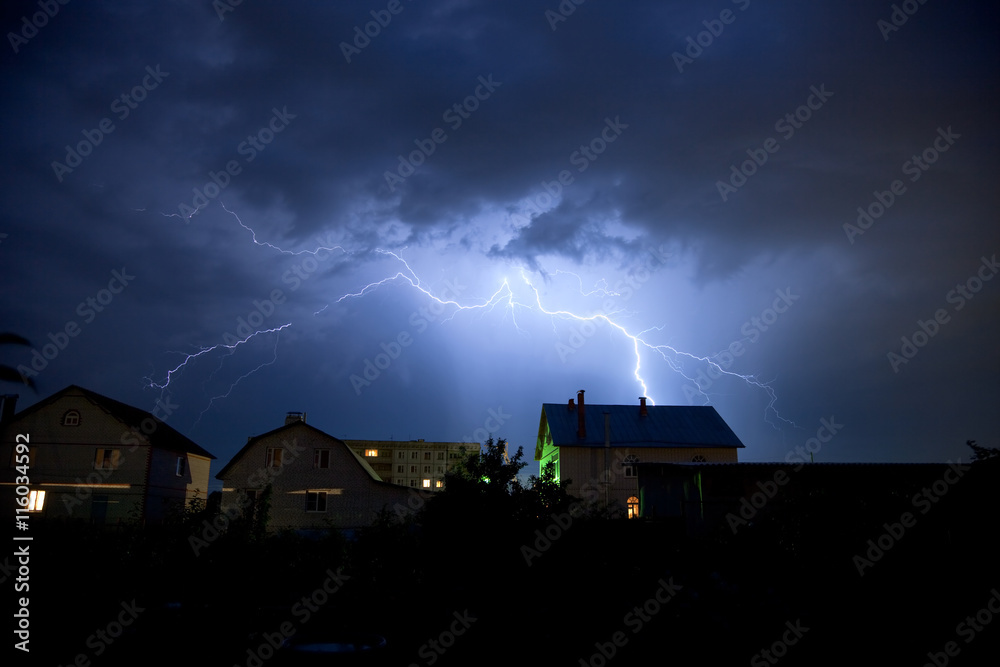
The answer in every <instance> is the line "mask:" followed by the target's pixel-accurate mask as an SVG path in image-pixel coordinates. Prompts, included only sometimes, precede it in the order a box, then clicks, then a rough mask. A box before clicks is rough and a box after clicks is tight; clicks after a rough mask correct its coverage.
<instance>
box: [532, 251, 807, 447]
mask: <svg viewBox="0 0 1000 667" xmlns="http://www.w3.org/2000/svg"><path fill="white" fill-rule="evenodd" d="M567 273H568V272H567ZM572 275H576V274H572ZM577 278H579V276H577ZM521 279H522V280H523V281H524V283H525V284H526V285H527V286H528V288H529V289H530V290H531V291H532V292H533V293H534V295H535V306H536V307H537V308H538V310H539V312H542V313H544V314H546V315H548V316H550V317H554V318H560V319H564V320H575V321H577V322H595V321H600V322H604V323H606V324H607V325H608V326H610V327H612V328H614V329H615V330H617V331H618V332H620V333H621V335H622V336H624V337H625V338H627V339H628V340H630V341H632V348H633V352H634V354H635V367H634V368H633V370H632V375H633V377H635V380H636V382H637V383H638V384H639V386H640V387H642V392H643V396H646V397H648V398H649V400H650V402H652V403H653V404H654V405H655V403H656V402H655V400H653V397H652V396H650V392H649V387H648V385H647V383H646V380H645V378H644V377H643V371H642V351H643V349H645V350H651V351H653V352H657V353H659V355H660V356H661V357H662V359H663V360H664V361H665V362H667V365H668V366H669V367H670V369H671V370H672V371H674V372H675V373H678V374H679V375H681V376H682V377H684V378H685V379H687V380H690V381H691V382H693V383H694V385H695V386H696V387H698V393H699V394H701V395H702V396H704V397H705V402H706V404H707V403H708V400H709V396H708V394H706V393H705V392H704V391H702V390H701V386H700V385H699V384H698V382H697V380H696V379H695V378H693V377H691V376H689V375H688V374H687V373H685V371H684V366H683V364H682V363H679V362H678V359H679V358H684V359H690V360H691V361H696V362H702V363H705V364H708V365H709V366H710V367H711V368H714V369H715V370H716V371H718V372H719V373H720V374H722V375H728V376H729V377H733V378H738V379H740V380H742V381H743V382H746V383H747V384H749V385H752V386H755V387H758V388H759V389H761V390H763V391H764V392H765V393H766V394H767V396H768V398H769V402H768V404H767V406H766V407H765V408H764V419H765V421H767V423H769V424H771V426H773V427H774V428H775V429H778V428H779V427H778V425H777V424H775V423H774V422H772V421H771V420H770V419H769V413H771V412H773V413H774V416H775V417H777V418H778V419H779V420H781V421H783V422H785V423H786V424H789V425H791V426H795V427H796V428H797V425H796V424H795V423H794V422H792V421H790V420H788V419H785V418H784V417H782V416H781V415H780V414H779V413H778V410H777V408H775V407H774V406H775V403H777V401H778V396H777V394H776V393H775V392H774V388H773V387H771V386H770V385H769V384H768V383H766V382H761V381H760V380H759V379H758V378H757V377H756V376H755V375H743V374H740V373H735V372H732V371H728V370H726V369H725V368H723V367H722V366H720V365H719V364H718V362H717V361H716V358H718V356H719V354H721V353H716V354H713V355H711V356H703V357H700V356H697V355H694V354H691V353H689V352H684V351H683V350H678V349H676V348H674V347H673V346H671V345H666V344H658V345H654V344H653V343H651V342H649V341H647V340H646V338H644V336H645V335H646V334H647V333H649V332H651V331H654V330H655V331H662V330H663V328H664V327H663V326H657V327H650V328H648V329H645V330H643V331H640V332H639V333H635V334H633V333H631V332H630V331H629V330H628V329H626V328H625V326H624V325H622V324H619V323H618V322H616V321H615V320H614V319H612V316H613V315H616V314H618V313H619V312H621V311H613V312H612V313H610V314H606V313H595V314H593V315H589V316H585V315H579V314H577V313H574V312H571V311H568V310H550V309H548V308H546V307H545V306H543V305H542V297H541V294H540V293H539V291H538V288H537V287H535V286H534V284H532V282H531V280H530V279H529V278H528V276H527V275H526V274H525V272H524V270H523V269H522V270H521ZM598 284H600V283H598ZM605 284H606V283H605ZM597 291H599V292H602V293H606V290H603V289H598V290H595V292H597ZM581 293H583V290H582V281H581ZM593 293H594V292H590V293H589V294H593ZM585 295H586V294H585Z"/></svg>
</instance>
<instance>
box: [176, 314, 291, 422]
mask: <svg viewBox="0 0 1000 667" xmlns="http://www.w3.org/2000/svg"><path fill="white" fill-rule="evenodd" d="M288 326H291V324H286V325H284V326H282V327H278V328H277V329H272V331H273V332H274V334H275V336H274V350H273V352H274V356H273V357H272V358H271V361H266V362H264V363H262V364H259V365H258V366H257V367H256V368H254V369H253V370H250V371H247V372H246V373H244V374H243V375H241V376H239V377H238V378H236V380H234V381H233V382H232V384H230V385H229V389H227V390H226V393H224V394H218V395H216V396H213V397H212V398H210V399H209V401H208V405H206V406H205V409H204V410H202V411H201V413H199V415H198V418H197V419H195V420H194V424H192V425H191V430H192V431H193V430H194V429H195V428H196V427H197V426H198V423H199V422H201V418H202V417H204V416H205V413H206V412H208V411H209V410H211V409H212V405H214V404H215V401H216V400H222V399H225V398H229V395H230V394H231V393H233V389H235V388H236V385H238V384H239V383H240V381H241V380H243V379H245V378H248V377H250V376H251V375H253V374H254V373H256V372H257V371H259V370H260V369H262V368H264V367H265V366H270V365H271V364H273V363H274V362H276V361H277V360H278V342H279V341H280V339H281V330H282V329H284V328H285V327H288ZM258 333H263V332H260V331H258V332H256V333H253V334H251V336H256V335H257V334H258ZM247 338H249V336H248V337H247ZM245 340H246V339H245ZM234 351H235V345H234V346H233V350H232V351H230V352H229V354H227V355H225V356H224V357H223V359H222V360H220V361H219V368H220V369H221V368H222V361H223V360H224V359H225V357H228V356H231V355H232V354H233V352H234ZM217 370H218V369H217ZM213 375H214V373H213ZM209 377H210V378H211V376H209Z"/></svg>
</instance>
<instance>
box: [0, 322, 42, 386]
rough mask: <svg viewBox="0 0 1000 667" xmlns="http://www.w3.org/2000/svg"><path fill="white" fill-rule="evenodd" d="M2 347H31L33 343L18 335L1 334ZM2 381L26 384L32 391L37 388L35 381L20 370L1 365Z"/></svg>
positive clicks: (0, 374)
mask: <svg viewBox="0 0 1000 667" xmlns="http://www.w3.org/2000/svg"><path fill="white" fill-rule="evenodd" d="M0 345H25V346H27V347H31V342H30V341H29V340H28V339H27V338H24V337H23V336H18V335H17V334H12V333H0ZM0 380H3V381H5V382H17V383H19V384H24V385H26V386H28V387H30V388H31V389H34V388H35V381H34V380H32V379H31V378H30V377H28V376H26V375H23V374H22V373H21V372H20V371H19V370H17V369H16V368H12V367H11V366H3V365H0Z"/></svg>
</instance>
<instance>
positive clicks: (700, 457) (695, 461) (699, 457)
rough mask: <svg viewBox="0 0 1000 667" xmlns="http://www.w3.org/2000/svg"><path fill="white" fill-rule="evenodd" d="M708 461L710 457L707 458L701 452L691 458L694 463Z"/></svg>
mask: <svg viewBox="0 0 1000 667" xmlns="http://www.w3.org/2000/svg"><path fill="white" fill-rule="evenodd" d="M707 461H708V459H706V458H705V457H704V456H702V455H701V454H698V455H696V456H695V457H694V458H693V459H691V462H692V463H705V462H707Z"/></svg>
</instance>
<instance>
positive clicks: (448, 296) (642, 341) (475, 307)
mask: <svg viewBox="0 0 1000 667" xmlns="http://www.w3.org/2000/svg"><path fill="white" fill-rule="evenodd" d="M220 203H221V202H220ZM222 208H223V209H224V210H225V211H226V212H227V213H229V214H230V215H232V216H233V217H234V218H235V219H236V221H237V222H238V223H239V225H240V227H242V228H243V229H245V230H246V231H248V232H250V235H251V238H252V240H253V243H254V245H256V246H261V247H265V248H268V249H270V250H273V251H276V252H278V253H281V254H285V255H303V254H310V255H314V256H315V255H316V254H317V253H319V252H321V251H332V250H339V251H340V252H341V253H343V255H344V256H355V255H356V254H358V253H352V252H350V251H348V250H346V249H344V248H343V247H342V246H339V245H334V246H321V247H318V248H316V249H315V250H300V251H290V250H284V249H282V248H280V247H278V246H276V245H274V244H272V243H269V242H267V241H261V240H259V239H258V238H257V233H256V232H255V231H254V230H253V229H252V228H251V227H250V226H248V225H246V224H245V223H244V222H243V221H242V220H241V219H240V218H239V216H238V215H237V214H236V213H235V212H234V211H231V210H229V209H228V208H226V207H225V205H224V204H222ZM404 250H405V248H402V249H400V250H398V251H392V250H386V249H382V248H375V249H373V250H370V251H364V254H369V253H374V254H376V255H380V256H383V257H385V258H387V259H390V260H391V261H393V262H396V263H398V264H399V265H400V268H399V269H398V270H396V271H395V272H394V273H392V274H391V275H387V276H386V277H384V278H381V279H379V280H375V281H372V282H369V283H367V284H365V285H363V286H361V287H360V289H357V290H356V291H351V292H346V293H343V294H341V296H339V297H337V298H336V299H335V300H334V301H333V302H332V303H329V304H327V305H325V306H323V307H322V308H320V309H319V310H317V311H315V312H314V313H313V315H314V316H319V315H320V314H322V313H324V312H325V311H327V309H329V308H330V306H331V305H334V306H335V305H336V304H340V303H342V302H344V301H345V300H348V299H361V298H364V297H365V296H367V295H368V294H370V293H372V292H373V291H375V290H378V289H380V288H384V287H387V286H390V285H400V284H405V285H408V286H409V287H410V288H412V289H415V290H417V291H419V292H420V293H421V294H423V295H424V296H425V297H426V298H427V299H429V300H430V301H431V302H433V303H436V304H438V305H440V306H442V307H446V308H449V309H450V310H451V312H450V315H449V316H448V317H447V318H445V319H443V320H441V322H442V323H443V322H447V321H451V320H453V319H454V318H455V316H456V315H458V314H459V313H462V312H466V311H480V312H482V313H483V314H485V313H487V312H492V311H493V310H494V309H496V308H497V307H498V306H503V308H504V311H505V312H504V319H506V317H507V316H510V318H511V321H512V323H513V325H514V328H515V330H517V331H518V332H519V333H521V334H524V335H527V334H526V333H525V331H524V330H523V329H522V327H521V326H520V325H519V323H518V312H519V311H530V312H536V313H540V314H542V315H545V316H547V317H549V318H551V320H552V325H553V331H554V332H555V331H557V328H556V322H557V321H559V320H562V321H575V322H580V323H584V322H603V323H606V324H607V325H608V326H609V327H611V329H612V331H613V332H616V333H617V334H619V335H621V336H623V337H624V338H625V339H626V340H628V341H630V342H631V346H632V351H633V354H634V357H635V365H634V367H633V368H632V376H633V378H634V379H635V381H636V383H637V384H638V385H639V387H641V391H642V394H643V395H644V396H646V397H647V398H649V399H650V400H651V401H652V402H653V403H655V400H654V399H653V397H652V396H650V389H649V383H648V382H647V380H646V375H647V374H648V372H649V371H648V369H644V367H643V355H644V354H645V355H648V354H650V353H656V354H658V355H659V356H660V358H661V359H662V360H663V361H664V362H665V363H666V364H667V366H668V367H669V368H670V370H672V371H673V372H675V373H677V374H679V375H680V376H681V377H683V378H685V379H686V380H688V381H690V382H691V383H693V385H694V386H695V387H696V388H697V395H699V396H701V397H703V398H704V400H705V403H706V404H707V403H708V402H709V400H710V397H709V395H708V394H707V393H706V392H705V389H706V388H707V387H705V388H703V387H702V384H701V383H700V382H699V380H698V378H696V377H692V375H691V371H690V370H686V368H685V367H686V365H688V364H689V363H695V364H699V365H701V364H704V365H705V366H707V368H709V369H711V371H710V372H714V373H717V374H718V376H715V375H713V377H721V376H728V377H731V378H734V379H738V380H741V381H742V382H744V383H746V384H748V385H750V386H753V387H756V388H757V389H759V390H761V391H763V392H765V393H766V395H767V396H768V399H769V401H768V403H767V406H766V407H765V411H764V412H765V421H767V422H768V423H770V424H771V425H772V426H774V427H775V428H778V425H777V424H775V423H774V422H773V421H771V419H770V415H771V413H773V415H774V416H775V417H777V419H779V420H781V421H782V422H784V423H786V424H790V425H792V426H795V424H794V422H791V421H789V420H787V419H785V418H784V417H782V416H781V415H780V414H779V413H778V411H777V409H776V407H775V405H776V403H777V400H778V397H777V395H776V393H775V391H774V389H773V387H772V386H771V385H770V384H769V383H768V382H765V381H762V380H760V379H759V378H758V377H757V376H756V375H752V374H740V373H736V372H733V371H730V370H727V368H725V367H723V366H722V365H721V364H720V363H719V357H720V355H721V354H723V353H721V352H720V353H716V354H713V355H707V356H699V355H696V354H692V353H689V352H685V351H683V350H679V349H677V348H676V347H674V346H672V345H669V344H665V343H658V342H655V341H654V340H652V339H651V338H652V335H653V334H654V333H657V332H662V331H663V329H664V328H665V327H664V326H662V325H661V326H654V327H649V328H646V329H644V330H642V331H639V332H637V333H633V332H632V331H631V330H630V329H629V328H628V327H627V326H626V325H625V324H623V323H622V321H621V320H622V317H627V316H628V315H630V314H631V313H628V312H627V311H625V310H624V309H621V308H613V307H610V306H605V309H604V310H603V311H601V312H597V313H594V314H589V315H583V314H579V313H577V312H573V311H572V310H569V309H565V308H551V307H546V306H545V305H543V303H542V295H541V293H540V292H539V289H538V288H537V287H536V286H535V284H533V283H532V280H531V278H530V277H529V276H528V274H527V273H526V271H525V269H521V271H520V278H521V280H522V281H523V283H524V285H525V286H526V287H527V289H528V290H529V292H530V294H531V295H532V296H531V297H530V298H528V299H527V300H519V299H518V298H517V297H516V296H515V290H514V289H513V288H512V285H511V283H510V282H509V281H508V280H507V278H504V279H503V280H502V282H501V283H500V285H499V286H498V287H497V289H496V290H495V291H494V292H493V293H492V294H491V295H490V296H489V297H487V298H482V299H479V300H476V301H473V302H471V303H470V302H469V301H468V300H465V299H463V300H462V301H465V303H463V302H462V301H460V300H459V298H460V293H461V291H462V289H463V288H462V287H461V286H456V285H451V284H448V283H447V282H446V286H447V288H446V289H444V290H442V291H441V293H440V294H435V293H434V292H432V291H431V290H430V289H428V288H427V287H426V286H425V285H424V284H423V283H422V281H421V279H420V277H419V276H418V274H417V272H416V271H414V269H413V268H412V267H411V266H410V264H409V262H407V260H406V259H404V258H403V256H402V252H403V251H404ZM561 274H564V275H568V276H572V277H573V278H574V279H575V280H576V283H577V286H578V293H579V294H580V295H581V296H583V297H595V296H600V297H606V298H613V297H621V296H622V295H621V294H620V293H619V292H617V291H615V290H612V289H609V286H608V282H607V280H604V279H602V280H599V281H597V282H596V283H595V284H594V286H593V288H591V289H589V290H588V289H587V288H586V287H585V286H584V281H583V279H582V278H581V277H580V276H579V275H578V274H576V273H573V272H570V271H563V270H559V271H556V272H554V274H552V275H561ZM605 303H607V302H605ZM289 326H291V323H290V322H289V323H287V324H284V325H282V326H280V327H277V328H274V329H266V330H261V331H255V332H253V333H252V334H250V335H249V336H247V337H246V338H244V339H243V340H240V341H237V342H236V343H234V344H232V345H226V344H220V345H215V346H212V347H208V348H205V349H203V350H201V351H199V352H197V353H195V354H189V355H186V357H185V359H184V360H183V361H182V362H181V363H180V364H178V365H177V366H176V367H175V368H173V369H172V370H170V371H168V372H167V376H166V379H165V381H164V382H163V383H162V384H160V383H156V382H153V381H149V384H150V386H151V387H156V388H159V389H164V388H166V387H167V386H168V385H169V384H170V382H171V379H172V378H173V377H174V375H175V374H176V373H178V372H179V371H181V369H183V368H184V367H185V366H186V365H187V364H188V363H190V362H192V361H193V360H195V359H197V358H198V357H201V356H202V355H205V354H208V353H210V352H212V351H213V350H218V349H220V348H226V349H227V350H228V353H227V355H226V356H230V355H232V354H234V353H235V351H236V348H238V347H239V346H240V345H242V344H243V343H246V342H247V341H249V340H250V339H251V338H253V337H255V336H258V335H261V334H265V333H276V334H277V332H280V331H281V330H283V329H285V328H287V327H289ZM277 344H278V341H277V337H276V340H275V348H274V355H273V358H272V359H271V360H270V361H268V362H265V363H262V364H260V365H258V366H257V367H256V368H254V369H253V370H251V371H249V372H247V373H245V374H243V375H242V376H240V377H239V378H237V379H236V381H235V382H233V383H232V384H231V385H230V387H229V390H228V391H226V392H225V393H223V394H221V395H218V396H213V397H212V398H211V400H210V401H209V404H208V406H207V407H206V408H205V409H204V410H203V411H202V412H201V414H200V415H199V417H198V419H199V420H200V419H201V417H202V416H204V415H205V413H206V412H207V411H208V410H209V409H211V407H212V405H213V404H214V402H215V401H216V400H221V399H224V398H227V397H228V396H229V395H230V394H231V392H232V390H233V388H234V387H235V386H236V384H238V383H239V382H240V381H241V380H243V379H244V378H246V377H248V376H250V375H252V374H253V373H254V372H256V371H257V370H259V369H260V368H263V367H264V366H268V365H271V364H273V363H275V362H276V360H277ZM557 349H558V347H557ZM727 366H728V364H727ZM220 367H221V364H220ZM196 423H197V422H196Z"/></svg>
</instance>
